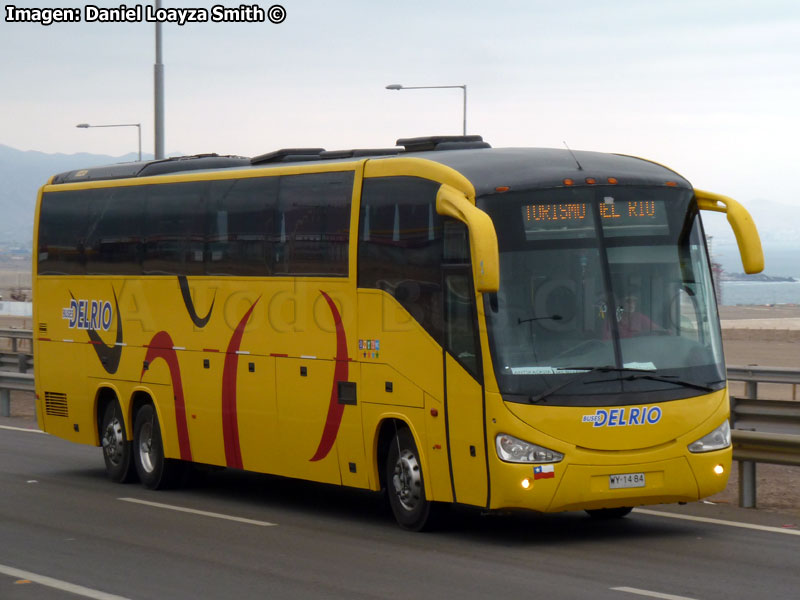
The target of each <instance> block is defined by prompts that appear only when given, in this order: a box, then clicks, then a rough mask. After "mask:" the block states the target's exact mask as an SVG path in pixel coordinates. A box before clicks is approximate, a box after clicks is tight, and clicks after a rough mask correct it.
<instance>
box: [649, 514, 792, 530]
mask: <svg viewBox="0 0 800 600" xmlns="http://www.w3.org/2000/svg"><path fill="white" fill-rule="evenodd" d="M633 512H636V513H639V514H643V515H653V516H655V517H667V518H668V519H682V520H684V521H699V522H700V523H713V524H714V525H727V526H728V527H740V528H742V529H755V530H757V531H768V532H770V533H785V534H787V535H800V529H784V528H782V527H769V526H768V525H755V524H753V523H739V522H738V521H723V520H722V519H711V518H709V517H695V516H692V515H679V514H676V513H669V512H661V511H658V510H649V509H646V508H634V509H633Z"/></svg>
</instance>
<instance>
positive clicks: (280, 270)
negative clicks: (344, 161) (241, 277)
mask: <svg viewBox="0 0 800 600" xmlns="http://www.w3.org/2000/svg"><path fill="white" fill-rule="evenodd" d="M352 193H353V173H352V172H340V173H313V174H308V175H287V176H284V177H281V179H280V187H279V189H278V215H277V217H278V219H277V223H276V225H277V227H276V231H275V232H274V234H273V241H272V243H271V246H272V248H273V249H274V252H273V256H272V263H273V268H274V272H275V273H276V274H287V275H301V274H303V275H329V276H330V275H344V276H346V275H347V253H348V242H349V240H350V204H351V200H352Z"/></svg>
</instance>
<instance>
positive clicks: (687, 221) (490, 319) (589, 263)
mask: <svg viewBox="0 0 800 600" xmlns="http://www.w3.org/2000/svg"><path fill="white" fill-rule="evenodd" d="M692 197H693V194H692V192H691V190H689V189H685V188H669V187H644V186H642V187H633V186H591V187H574V188H569V187H567V188H557V189H548V190H536V191H528V192H507V193H505V194H495V195H492V196H486V197H482V198H479V199H478V206H479V207H480V208H481V209H483V210H484V211H486V212H487V213H488V214H489V215H490V216H491V217H492V220H493V222H494V225H495V228H496V231H497V237H498V244H499V250H500V288H499V290H498V292H497V293H496V294H486V295H485V298H484V300H485V302H484V306H485V310H486V315H487V324H488V332H489V340H490V347H491V351H492V358H493V363H494V368H495V374H496V377H497V381H498V385H499V387H500V392H501V393H502V394H503V396H504V398H505V399H506V400H508V401H516V402H525V403H542V404H544V403H546V404H549V405H564V406H603V405H612V404H616V405H618V404H632V403H637V402H643V401H647V402H658V401H667V400H675V399H679V398H687V397H690V396H694V395H698V394H699V393H702V391H705V392H710V391H712V390H718V389H722V388H723V387H724V379H725V374H724V361H723V356H722V343H721V336H720V331H719V321H718V317H717V313H716V302H715V297H714V289H713V284H712V280H711V273H710V265H709V260H708V256H707V253H706V245H705V238H704V235H703V230H702V225H701V223H700V219H699V216H698V211H697V207H696V204H695V203H694V202H693V201H692ZM645 396H646V397H645Z"/></svg>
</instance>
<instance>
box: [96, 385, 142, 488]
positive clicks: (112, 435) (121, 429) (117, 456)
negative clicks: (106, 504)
mask: <svg viewBox="0 0 800 600" xmlns="http://www.w3.org/2000/svg"><path fill="white" fill-rule="evenodd" d="M100 443H101V444H102V446H103V460H104V461H105V463H106V474H107V475H108V477H109V479H111V481H115V482H117V483H127V482H129V481H132V480H133V479H134V478H135V476H136V469H135V468H134V466H133V461H132V460H131V454H132V453H133V452H132V448H131V443H130V442H129V441H128V440H127V439H125V421H124V420H123V417H122V409H120V407H119V403H118V402H117V401H116V400H113V401H112V402H109V403H108V405H106V409H105V410H104V411H103V420H102V421H101V423H100Z"/></svg>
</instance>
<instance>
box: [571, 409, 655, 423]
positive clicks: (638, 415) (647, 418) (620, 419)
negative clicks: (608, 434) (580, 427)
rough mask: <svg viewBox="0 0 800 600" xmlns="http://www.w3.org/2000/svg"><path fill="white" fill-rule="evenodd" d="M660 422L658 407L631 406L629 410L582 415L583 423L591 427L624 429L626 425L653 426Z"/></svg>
mask: <svg viewBox="0 0 800 600" xmlns="http://www.w3.org/2000/svg"><path fill="white" fill-rule="evenodd" d="M660 420H661V408H659V407H658V406H632V407H630V408H612V409H610V410H605V409H602V408H600V409H597V412H595V414H593V415H583V421H582V422H583V423H593V425H592V427H626V426H628V425H655V424H656V423H658V422H659V421H660Z"/></svg>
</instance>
